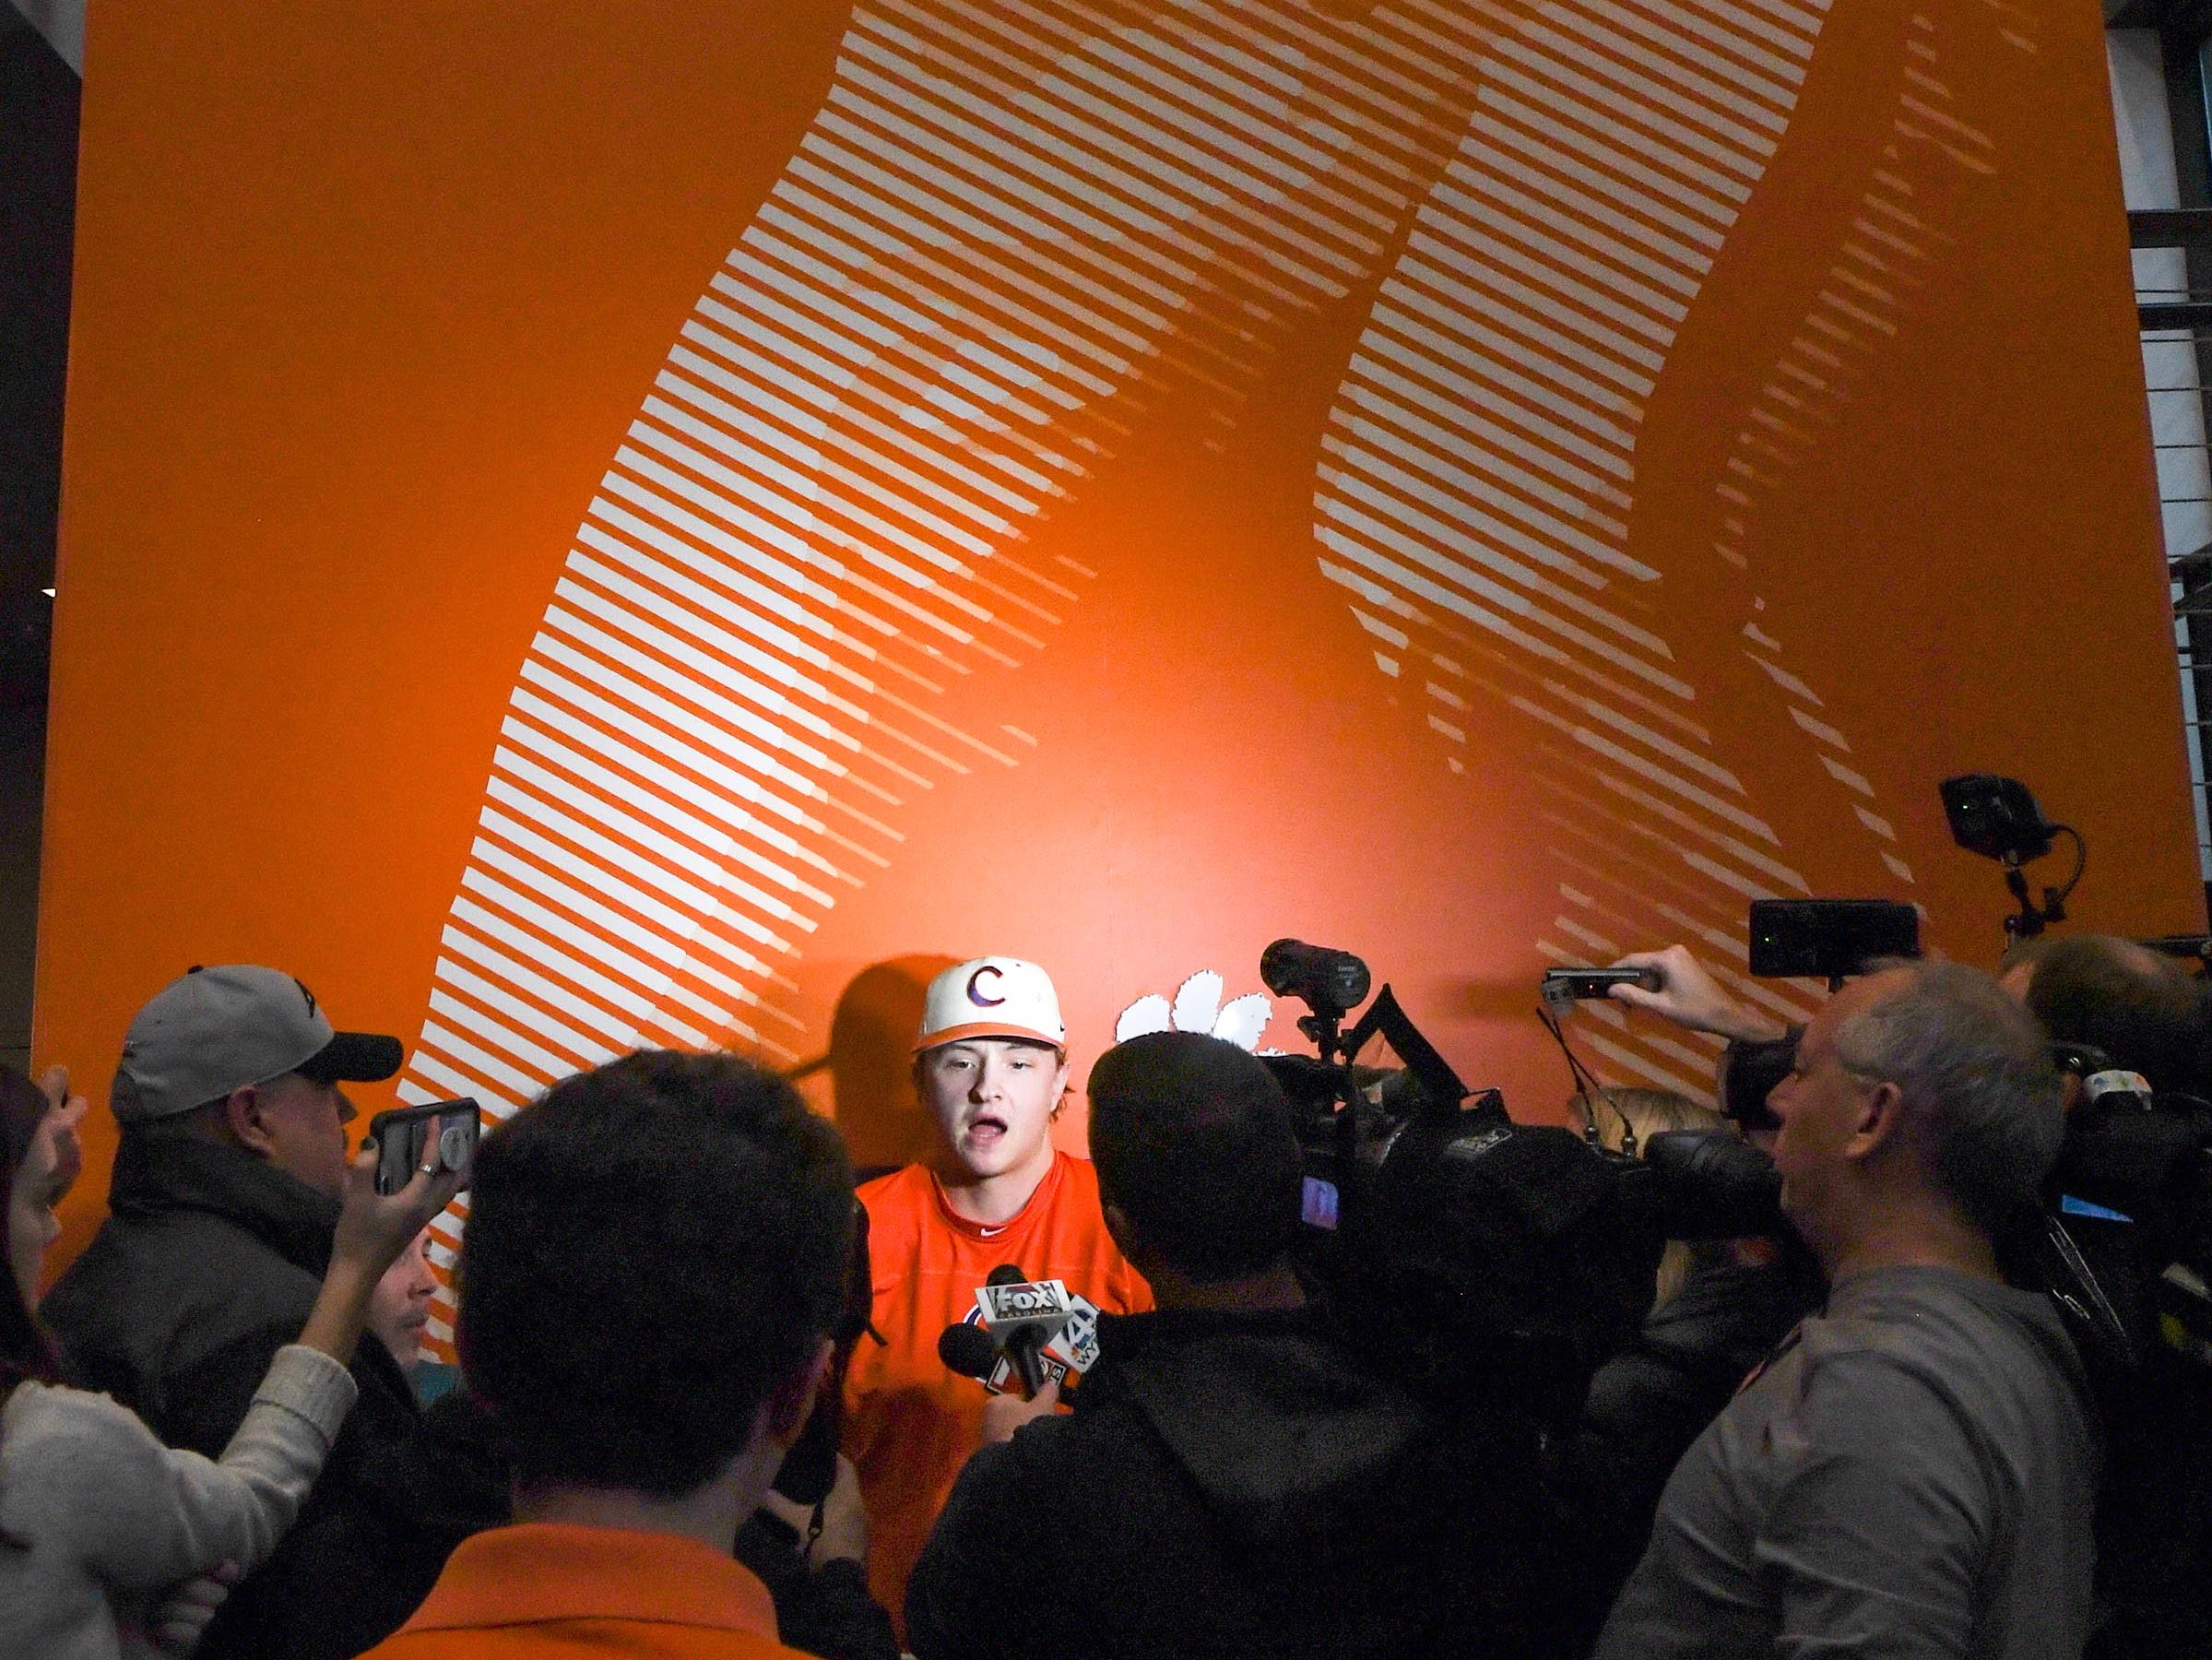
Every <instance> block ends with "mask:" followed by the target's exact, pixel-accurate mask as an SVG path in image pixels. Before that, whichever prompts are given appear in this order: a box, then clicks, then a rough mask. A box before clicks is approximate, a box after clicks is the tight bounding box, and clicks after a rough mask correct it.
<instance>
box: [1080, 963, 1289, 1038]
mask: <svg viewBox="0 0 2212 1660" xmlns="http://www.w3.org/2000/svg"><path fill="white" fill-rule="evenodd" d="M1221 992H1222V978H1221V976H1220V975H1218V974H1216V973H1214V972H1213V970H1212V969H1211V968H1206V969H1201V971H1200V972H1198V973H1197V974H1194V975H1192V976H1191V977H1190V978H1189V979H1187V980H1185V981H1184V982H1183V983H1182V985H1181V986H1180V987H1179V988H1178V989H1177V991H1176V994H1175V1002H1172V1003H1171V1002H1168V1001H1167V999H1165V997H1162V996H1161V995H1160V994H1159V993H1158V992H1156V991H1155V992H1153V993H1152V994H1151V995H1150V996H1148V997H1140V998H1139V999H1138V1000H1137V1001H1136V1002H1133V1003H1131V1004H1130V1006H1129V1007H1128V1008H1126V1009H1124V1010H1122V1011H1121V1018H1120V1019H1118V1020H1117V1021H1116V1022H1115V1023H1114V1041H1115V1042H1116V1043H1127V1042H1128V1041H1129V1040H1130V1038H1131V1037H1143V1036H1144V1035H1145V1033H1147V1032H1202V1033H1204V1034H1206V1035H1207V1036H1209V1037H1219V1038H1221V1039H1222V1040H1223V1041H1224V1042H1225V1043H1234V1044H1235V1045H1236V1047H1237V1048H1238V1049H1257V1048H1259V1046H1260V1033H1262V1032H1264V1031H1266V1030H1267V1023H1268V1021H1269V1020H1270V1019H1271V1018H1272V1016H1273V1014H1274V1013H1275V1009H1274V1005H1273V1004H1272V1003H1271V1002H1268V1000H1267V998H1266V995H1265V994H1264V993H1262V992H1259V991H1248V992H1246V993H1245V994H1244V995H1243V996H1242V997H1239V998H1235V999H1232V1000H1231V1002H1230V1003H1229V1005H1228V1007H1226V1008H1224V1007H1223V1006H1222V1001H1221Z"/></svg>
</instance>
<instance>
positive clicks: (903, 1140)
mask: <svg viewBox="0 0 2212 1660" xmlns="http://www.w3.org/2000/svg"><path fill="white" fill-rule="evenodd" d="M957 960H958V959H957V958H953V957H949V956H927V955H925V956H902V957H893V958H891V959H890V960H889V961H888V962H882V963H876V964H873V965H871V966H869V967H867V968H863V969H862V970H861V971H860V972H859V973H858V975H856V976H854V978H853V980H852V983H851V984H850V985H848V986H846V989H845V990H844V991H843V992H842V993H841V994H840V995H839V996H838V999H837V1007H836V1011H835V1012H834V1014H832V1015H831V1017H830V1048H829V1052H828V1053H827V1054H825V1055H819V1056H816V1057H815V1058H814V1059H813V1060H811V1061H803V1062H801V1063H800V1064H799V1065H798V1066H795V1067H793V1068H792V1069H791V1071H790V1073H788V1074H787V1075H788V1076H789V1077H790V1078H791V1079H792V1081H793V1082H794V1083H796V1082H798V1081H799V1080H801V1079H804V1078H808V1077H811V1076H812V1075H814V1074H815V1073H820V1072H822V1071H824V1070H826V1071H827V1072H828V1073H829V1074H830V1098H831V1103H832V1105H831V1109H830V1116H831V1117H832V1118H833V1119H834V1120H836V1124H837V1128H838V1129H839V1130H841V1131H843V1132H844V1133H845V1144H846V1148H847V1150H848V1151H849V1152H850V1153H851V1155H852V1160H853V1168H854V1169H855V1170H856V1171H857V1172H858V1173H859V1174H860V1175H861V1176H862V1177H864V1178H865V1177H867V1176H869V1175H874V1174H877V1173H879V1172H881V1171H883V1170H889V1169H896V1168H899V1167H900V1166H902V1165H910V1164H914V1163H916V1162H917V1161H918V1160H919V1159H920V1158H921V1157H922V1156H924V1155H925V1154H926V1153H928V1151H929V1117H928V1115H927V1114H926V1113H924V1112H923V1110H922V1103H921V1097H919V1096H917V1094H916V1093H915V1090H914V1035H915V1034H916V1033H917V1032H918V1031H920V1030H921V1027H922V999H923V996H924V994H925V993H926V992H927V991H928V990H929V982H930V981H931V980H933V979H935V978H937V976H938V975H939V974H940V973H941V972H942V971H943V970H945V969H947V968H950V967H952V966H953V964H954V963H955V962H956V961H957Z"/></svg>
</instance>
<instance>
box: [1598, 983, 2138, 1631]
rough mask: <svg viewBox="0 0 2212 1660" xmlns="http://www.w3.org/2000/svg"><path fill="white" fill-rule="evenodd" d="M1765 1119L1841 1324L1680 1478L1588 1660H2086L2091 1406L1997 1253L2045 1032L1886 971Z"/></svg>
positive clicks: (2038, 1173)
mask: <svg viewBox="0 0 2212 1660" xmlns="http://www.w3.org/2000/svg"><path fill="white" fill-rule="evenodd" d="M1768 1105H1769V1107H1771V1108H1772V1109H1773V1110H1774V1112H1775V1113H1776V1115H1777V1116H1778V1117H1779V1118H1780V1120H1781V1126H1782V1127H1781V1131H1780V1137H1779V1140H1778V1142H1777V1144H1776V1147H1775V1162H1776V1164H1777V1165H1778V1166H1779V1167H1780V1169H1781V1172H1782V1203H1783V1207H1784V1208H1785V1209H1786V1210H1787V1211H1788V1212H1789V1215H1790V1216H1791V1219H1792V1222H1794V1223H1795V1224H1796V1226H1797V1228H1798V1230H1799V1231H1800V1232H1801V1233H1802V1234H1804V1238H1805V1239H1806V1240H1807V1242H1808V1243H1809V1244H1810V1245H1811V1246H1812V1248H1813V1250H1814V1251H1816V1253H1817V1254H1818V1256H1819V1257H1820V1260H1821V1263H1822V1265H1823V1266H1824V1267H1825V1268H1826V1270H1827V1272H1828V1279H1829V1281H1830V1284H1831V1286H1833V1291H1832V1293H1831V1295H1830V1298H1829V1302H1828V1310H1827V1311H1826V1313H1825V1314H1822V1315H1820V1316H1818V1317H1816V1318H1814V1319H1811V1320H1807V1321H1806V1322H1804V1324H1803V1325H1802V1326H1801V1327H1799V1329H1798V1331H1797V1332H1796V1333H1794V1334H1792V1337H1791V1338H1790V1339H1789V1340H1788V1341H1786V1342H1785V1343H1784V1344H1783V1346H1782V1347H1781V1348H1780V1350H1778V1351H1777V1353H1776V1354H1775V1355H1774V1356H1773V1357H1772V1358H1770V1359H1769V1360H1768V1363H1767V1365H1766V1366H1765V1367H1764V1368H1763V1369H1761V1370H1760V1372H1759V1373H1758V1374H1757V1376H1756V1378H1755V1380H1754V1381H1752V1382H1751V1383H1749V1384H1748V1385H1747V1386H1746V1387H1745V1390H1744V1391H1743V1392H1742V1393H1740V1394H1738V1395H1737V1397H1736V1398H1735V1400H1734V1401H1733V1403H1732V1404H1731V1405H1729V1406H1728V1408H1727V1409H1726V1410H1725V1411H1723V1412H1722V1413H1721V1416H1720V1417H1719V1418H1717V1419H1716V1420H1714V1422H1713V1424H1712V1425H1711V1426H1710V1428H1709V1429H1707V1430H1706V1432H1705V1434H1704V1435H1703V1436H1702V1437H1700V1438H1699V1440H1698V1441H1697V1444H1696V1445H1695V1446H1693V1447H1692V1448H1691V1449H1690V1451H1689V1452H1688V1453H1687V1454H1686V1455H1685V1457H1684V1458H1683V1461H1682V1463H1681V1464H1680V1465H1679V1466H1678V1467H1677V1469H1676V1470H1675V1473H1674V1479H1673V1480H1672V1481H1671V1482H1670V1483H1669V1484H1668V1486H1667V1490H1666V1496H1665V1498H1664V1499H1663V1500H1662V1501H1661V1504H1660V1511H1659V1517H1658V1520H1657V1523H1656V1524H1655V1525H1654V1527H1653V1529H1652V1535H1651V1545H1650V1550H1649V1551H1648V1552H1647V1553H1646V1554H1645V1556H1644V1559H1643V1561H1642V1562H1641V1563H1640V1564H1639V1565H1638V1568H1637V1571H1636V1572H1635V1574H1634V1576H1633V1577H1632V1578H1631V1579H1630V1580H1629V1582H1628V1585H1627V1588H1626V1590H1625V1591H1624V1592H1623V1593H1622V1594H1621V1598H1620V1601H1619V1602H1618V1603H1617V1604H1616V1605H1615V1607H1614V1611H1613V1617H1612V1618H1611V1619H1610V1620H1609V1621H1608V1623H1607V1625H1606V1628H1605V1633H1604V1636H1603V1639H1602V1640H1601V1641H1600V1642H1599V1645H1598V1654H1599V1655H1600V1656H1602V1657H1603V1660H1625V1657H1626V1656H1630V1655H1634V1656H1637V1657H1638V1660H1644V1657H1647V1656H1677V1655H1700V1656H1705V1655H1711V1656H1719V1655H1731V1656H1733V1655H1746V1656H1748V1655H1791V1656H1796V1655H1805V1654H1815V1653H1818V1654H1829V1653H1840V1652H1849V1653H1851V1654H1855V1655H1879V1656H1895V1655H1913V1656H1920V1655H1930V1656H1933V1655H1974V1656H1991V1657H2001V1660H2030V1657H2036V1660H2040V1657H2043V1656H2050V1657H2052V1660H2056V1657H2058V1656H2074V1655H2078V1654H2080V1653H2081V1650H2082V1645H2083V1643H2084V1642H2085V1641H2086V1640H2087V1638H2088V1632H2089V1627H2090V1620H2091V1599H2090V1571H2091V1567H2092V1560H2091V1559H2092V1546H2091V1538H2090V1509H2091V1503H2092V1500H2093V1496H2094V1487H2095V1480H2096V1460H2095V1454H2094V1452H2093V1444H2092V1441H2091V1435H2090V1429H2089V1408H2088V1400H2087V1394H2086V1388H2085V1385H2084V1381H2083V1377H2082V1372H2081V1367H2080V1363H2079V1361H2078V1359H2077V1358H2076V1355H2075V1352H2074V1348H2073V1346H2072V1344H2071V1343H2070V1342H2069V1341H2068V1339H2067V1337H2066V1334H2065V1332H2064V1328H2063V1327H2062V1326H2061V1325H2060V1323H2059V1321H2058V1317H2057V1314H2056V1312H2055V1310H2053V1309H2052V1306H2051V1305H2050V1303H2049V1301H2048V1299H2046V1298H2041V1297H2040V1296H2034V1295H2030V1294H2029V1293H2027V1292H2023V1291H2017V1290H2014V1289H2012V1288H2010V1287H2008V1286H2005V1283H2004V1282H2003V1280H2002V1278H2001V1277H2000V1276H1999V1274H1998V1269H1997V1263H1996V1256H1995V1251H1994V1249H1993V1243H1992V1241H1993V1235H1994V1234H1995V1233H1996V1231H1997V1230H1998V1229H1999V1228H2000V1227H2002V1226H2003V1224H2004V1222H2005V1219H2006V1218H2007V1217H2008V1216H2009V1215H2012V1214H2013V1212H2014V1211H2015V1210H2016V1209H2017V1207H2018V1206H2020V1205H2022V1204H2024V1203H2027V1202H2028V1201H2029V1199H2031V1198H2032V1196H2033V1195H2034V1193H2035V1192H2036V1189H2037V1186H2038V1184H2039V1183H2040V1181H2041V1180H2042V1178H2043V1176H2044V1174H2045V1173H2046V1171H2047V1170H2048V1169H2049V1168H2050V1166H2051V1163H2052V1160H2053V1159H2054V1158H2055V1157H2056V1156H2057V1153H2058V1147H2059V1142H2060V1139H2061V1135H2062V1131H2063V1112H2062V1109H2061V1105H2060V1091H2059V1082H2058V1078H2057V1076H2056V1074H2055V1073H2053V1072H2052V1066H2051V1062H2050V1059H2049V1055H2048V1050H2047V1048H2046V1044H2045V1040H2044V1037H2043V1034H2042V1032H2041V1030H2040V1028H2039V1027H2038V1026H2036V1025H2035V1023H2034V1021H2033V1020H2032V1018H2031V1017H2029V1014H2027V1012H2026V1011H2025V1010H2023V1009H2022V1008H2020V1006H2019V1005H2018V1004H2017V1003H2016V1002H2013V1001H2012V1000H2011V999H2010V998H2008V997H2006V996H2005V993H2004V992H2003V991H2002V990H2000V989H1999V987H1998V985H1997V983H1996V982H1995V981H1994V980H1993V979H1992V978H1990V977H1989V976H1987V975H1985V974H1981V973H1980V972H1978V971H1976V970H1974V969H1970V968H1966V967H1962V966H1958V965H1956V964H1948V963H1928V964H1916V965H1911V966H1904V967H1899V968H1893V969H1890V970H1888V971H1887V972H1884V973H1881V974H1877V975H1875V976H1873V977H1872V978H1868V979H1864V980H1862V981H1859V982H1858V983H1856V984H1854V985H1852V986H1851V987H1850V988H1849V989H1848V990H1845V991H1844V992H1842V993H1841V994H1840V995H1839V996H1838V997H1836V998H1835V999H1834V1000H1833V1001H1832V1002H1829V1003H1828V1005H1827V1006H1826V1007H1825V1008H1824V1009H1823V1010H1822V1011H1821V1012H1820V1014H1819V1016H1818V1017H1817V1018H1816V1019H1815V1021H1814V1022H1813V1024H1812V1026H1810V1027H1809V1028H1808V1029H1807V1030H1806V1032H1805V1035H1804V1040H1803V1042H1802V1043H1801V1044H1800V1046H1799V1049H1798V1056H1797V1069H1796V1071H1795V1072H1793V1073H1792V1074H1791V1075H1790V1077H1789V1079H1788V1080H1787V1081H1785V1082H1784V1083H1783V1084H1781V1085H1779V1086H1778V1087H1777V1088H1776V1090H1775V1091H1774V1094H1773V1095H1772V1096H1771V1097H1769V1098H1768Z"/></svg>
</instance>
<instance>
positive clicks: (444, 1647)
mask: <svg viewBox="0 0 2212 1660" xmlns="http://www.w3.org/2000/svg"><path fill="white" fill-rule="evenodd" d="M594 1654H605V1655H608V1656H610V1660H612V1657H619V1660H787V1657H788V1660H807V1657H806V1656H805V1655H802V1654H799V1652H798V1650H797V1649H788V1648H786V1647H785V1646H784V1645H783V1644H782V1643H781V1642H778V1641H777V1640H776V1629H775V1603H774V1602H773V1601H771V1600H770V1598H769V1595H768V1587H767V1586H765V1585H763V1584H762V1583H761V1582H760V1581H759V1580H758V1579H756V1578H755V1577H753V1575H752V1573H751V1571H748V1570H747V1569H746V1568H745V1567H743V1566H742V1565H741V1564H739V1562H737V1561H735V1560H733V1559H731V1558H729V1557H728V1556H726V1555H725V1554H723V1553H722V1552H721V1551H718V1550H716V1549H715V1548H714V1547H711V1546H708V1545H704V1544H701V1543H700V1542H699V1541H698V1540H696V1539H687V1538H680V1537H678V1536H677V1535H674V1534H663V1533H631V1532H628V1531H625V1530H622V1529H619V1528H612V1527H575V1526H570V1525H566V1524H548V1523H526V1524H522V1525H520V1526H515V1527H497V1528H493V1529H492V1530H491V1532H489V1533H480V1534H478V1535H475V1536H474V1537H472V1538H467V1539H464V1540H462V1541H461V1544H460V1546H459V1547H458V1548H456V1549H455V1551H454V1553H453V1555H452V1556H451V1557H449V1558H448V1559H446V1563H445V1569H444V1572H442V1573H440V1574H439V1575H438V1583H436V1584H435V1585H433V1586H432V1587H431V1593H430V1595H429V1596H428V1597H427V1598H426V1599H425V1600H424V1602H423V1604H422V1607H420V1608H418V1609H416V1610H415V1616H414V1618H411V1619H409V1620H408V1622H407V1624H406V1625H404V1626H402V1627H401V1628H400V1629H399V1630H398V1631H397V1632H396V1634H394V1635H393V1636H390V1637H387V1638H385V1639H384V1642H380V1643H378V1644H377V1645H376V1646H375V1647H374V1648H373V1649H371V1650H370V1651H369V1654H368V1655H367V1656H364V1660H590V1656H592V1655H594Z"/></svg>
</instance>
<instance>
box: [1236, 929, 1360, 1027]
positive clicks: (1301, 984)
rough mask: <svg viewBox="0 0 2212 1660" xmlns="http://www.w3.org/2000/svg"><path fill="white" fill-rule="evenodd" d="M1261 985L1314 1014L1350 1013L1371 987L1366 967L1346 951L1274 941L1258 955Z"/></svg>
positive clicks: (1322, 946) (1298, 941) (1293, 941)
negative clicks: (1293, 1000)
mask: <svg viewBox="0 0 2212 1660" xmlns="http://www.w3.org/2000/svg"><path fill="white" fill-rule="evenodd" d="M1260 984H1261V985H1263V986H1265V987H1266V988H1267V989H1268V990H1270V991H1272V992H1273V993H1274V994H1275V995H1276V996H1277V997H1295V998H1296V999H1297V1000H1298V1001H1299V1002H1302V1003H1304V1004H1305V1005H1306V1006H1307V1008H1309V1009H1311V1010H1312V1011H1313V1012H1314V1013H1315V1014H1326V1015H1338V1014H1350V1013H1351V1012H1352V1011H1353V1010H1354V1009H1356V1008H1357V1007H1359V1005H1360V1004H1361V1003H1363V1002H1366V1001H1367V991H1368V989H1369V988H1370V987H1371V986H1372V985H1373V984H1374V981H1373V979H1372V978H1371V977H1370V976H1369V975H1368V973H1367V966H1366V964H1365V963H1363V962H1361V961H1360V960H1359V958H1357V957H1355V956H1354V955H1353V954H1351V953H1350V952H1349V951H1333V950H1331V948H1330V947H1328V946H1326V945H1308V944H1307V943H1306V942H1305V941H1303V940H1277V941H1276V942H1275V943H1273V944H1272V945H1270V946H1269V947H1268V948H1267V949H1266V950H1265V951H1263V952H1261V953H1260Z"/></svg>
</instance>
